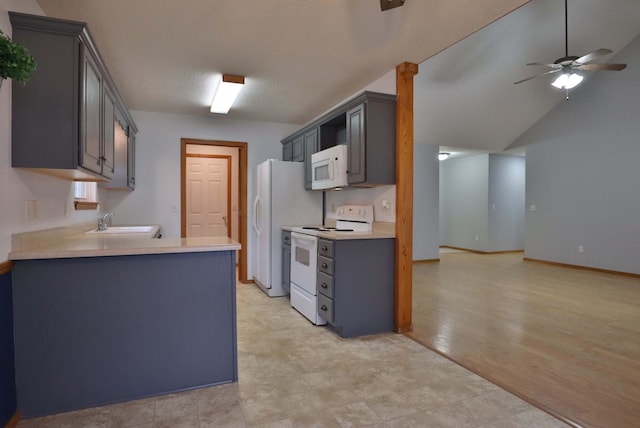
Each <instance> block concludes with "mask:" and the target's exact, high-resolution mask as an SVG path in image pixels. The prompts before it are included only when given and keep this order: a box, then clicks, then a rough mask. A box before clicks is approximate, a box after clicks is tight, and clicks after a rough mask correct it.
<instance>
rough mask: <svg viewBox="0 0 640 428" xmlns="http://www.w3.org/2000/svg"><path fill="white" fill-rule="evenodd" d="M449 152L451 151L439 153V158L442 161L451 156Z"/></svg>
mask: <svg viewBox="0 0 640 428" xmlns="http://www.w3.org/2000/svg"><path fill="white" fill-rule="evenodd" d="M449 154H450V153H444V152H443V153H438V160H441V161H443V160H445V159H446V158H448V157H449Z"/></svg>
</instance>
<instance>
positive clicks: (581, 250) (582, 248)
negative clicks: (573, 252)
mask: <svg viewBox="0 0 640 428" xmlns="http://www.w3.org/2000/svg"><path fill="white" fill-rule="evenodd" d="M578 252H579V253H584V247H583V246H582V245H578Z"/></svg>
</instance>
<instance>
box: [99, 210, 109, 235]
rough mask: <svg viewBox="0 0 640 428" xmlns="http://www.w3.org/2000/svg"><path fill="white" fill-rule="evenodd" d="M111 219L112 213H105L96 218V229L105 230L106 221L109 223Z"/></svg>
mask: <svg viewBox="0 0 640 428" xmlns="http://www.w3.org/2000/svg"><path fill="white" fill-rule="evenodd" d="M112 220H113V213H106V214H105V215H103V216H102V217H100V218H99V219H98V230H100V231H103V230H107V223H109V224H111V221H112Z"/></svg>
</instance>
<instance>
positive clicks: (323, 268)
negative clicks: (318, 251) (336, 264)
mask: <svg viewBox="0 0 640 428" xmlns="http://www.w3.org/2000/svg"><path fill="white" fill-rule="evenodd" d="M318 270H319V271H320V272H324V273H326V274H327V275H333V259H328V258H326V257H322V256H318Z"/></svg>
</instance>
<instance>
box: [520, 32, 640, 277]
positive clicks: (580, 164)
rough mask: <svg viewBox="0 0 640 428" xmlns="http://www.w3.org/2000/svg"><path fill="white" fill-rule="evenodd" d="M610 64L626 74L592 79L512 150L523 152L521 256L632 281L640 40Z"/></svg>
mask: <svg viewBox="0 0 640 428" xmlns="http://www.w3.org/2000/svg"><path fill="white" fill-rule="evenodd" d="M610 62H615V63H617V62H621V63H627V64H628V67H627V68H626V69H625V70H623V71H620V72H599V73H595V74H594V75H593V77H591V78H590V79H589V80H588V81H587V82H585V83H584V84H583V85H581V86H579V87H578V88H576V89H575V90H573V91H572V92H571V99H570V100H569V101H567V102H563V103H561V104H560V105H558V107H556V108H555V109H554V110H552V111H551V112H550V113H549V114H548V115H547V116H546V117H545V118H543V119H542V120H541V121H540V122H538V123H537V124H536V125H534V126H533V127H532V128H530V129H529V131H527V132H526V133H525V134H524V135H523V136H522V137H521V138H520V139H519V140H518V141H517V142H516V144H514V146H526V152H527V179H526V180H527V183H526V188H527V193H526V204H527V207H529V208H528V209H527V211H526V220H525V224H526V231H525V257H529V258H533V259H539V260H547V261H554V262H560V263H567V264H573V265H580V266H588V267H595V268H600V269H609V270H615V271H622V272H630V273H636V274H638V273H640V165H639V162H638V160H639V159H640V120H639V112H640V37H639V38H636V39H635V40H634V41H632V42H631V43H630V44H629V45H628V46H626V47H625V48H624V49H623V50H622V51H621V52H620V53H619V54H618V55H616V56H615V57H614V58H612V59H611V60H610ZM550 90H551V88H550ZM531 205H535V206H536V210H535V211H530V206H531ZM579 246H582V247H583V249H584V252H583V253H580V252H579V251H578V247H579Z"/></svg>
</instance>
